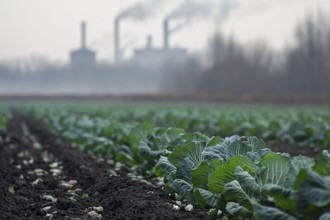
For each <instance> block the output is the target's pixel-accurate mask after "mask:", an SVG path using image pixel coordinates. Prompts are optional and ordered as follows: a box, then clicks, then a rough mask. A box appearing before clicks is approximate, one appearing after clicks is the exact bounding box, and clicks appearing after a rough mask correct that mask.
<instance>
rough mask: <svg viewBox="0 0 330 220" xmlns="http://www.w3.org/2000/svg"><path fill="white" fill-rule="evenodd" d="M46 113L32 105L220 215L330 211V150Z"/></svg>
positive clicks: (83, 142) (82, 140)
mask: <svg viewBox="0 0 330 220" xmlns="http://www.w3.org/2000/svg"><path fill="white" fill-rule="evenodd" d="M41 113H42V111H38V114H36V111H34V115H35V116H36V117H39V118H40V119H42V120H43V122H44V123H45V124H46V125H48V126H49V127H50V128H52V129H53V130H54V131H55V132H57V133H58V134H59V135H61V136H62V137H63V138H65V139H67V140H68V141H70V142H71V143H73V144H74V145H76V146H77V147H78V148H79V149H81V150H84V151H87V152H89V153H93V154H95V155H99V156H103V157H105V158H111V159H113V160H115V161H116V162H121V163H124V164H126V165H127V166H130V167H133V166H134V167H136V169H137V171H138V172H140V173H142V174H149V175H154V174H155V175H158V176H162V177H164V181H165V183H166V190H168V192H170V193H172V194H175V195H177V199H181V200H183V201H184V202H185V203H186V204H190V205H192V206H200V207H201V208H208V209H210V210H212V211H211V212H212V214H215V215H218V217H219V218H221V219H228V218H229V219H268V218H269V219H289V220H294V219H320V220H325V219H329V217H330V154H329V153H328V152H327V151H324V152H322V153H321V154H319V155H318V156H317V157H316V158H315V159H313V158H309V157H304V156H298V157H290V156H289V155H286V154H278V153H273V152H271V150H270V149H268V148H267V147H266V145H265V143H264V142H263V141H262V140H261V139H258V138H255V137H249V138H244V137H239V136H232V137H229V138H225V139H222V138H220V137H208V136H207V135H204V134H201V133H186V132H185V131H184V130H183V129H180V128H163V127H154V126H152V125H151V124H148V123H137V122H119V121H117V120H114V119H109V118H103V117H99V116H98V115H97V114H96V115H94V116H88V115H86V114H67V113H65V112H52V113H51V114H50V111H45V112H44V114H41Z"/></svg>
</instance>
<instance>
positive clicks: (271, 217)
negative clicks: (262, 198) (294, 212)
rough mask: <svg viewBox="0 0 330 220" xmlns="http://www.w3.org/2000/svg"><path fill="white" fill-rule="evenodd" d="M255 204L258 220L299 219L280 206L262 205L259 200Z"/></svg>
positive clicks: (254, 209)
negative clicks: (279, 207)
mask: <svg viewBox="0 0 330 220" xmlns="http://www.w3.org/2000/svg"><path fill="white" fill-rule="evenodd" d="M252 204H253V215H254V217H255V218H256V219H257V220H265V219H267V220H298V219H297V218H295V217H294V216H291V215H289V214H287V213H285V212H283V211H281V210H280V209H278V208H273V207H268V206H263V205H260V204H259V203H257V202H252Z"/></svg>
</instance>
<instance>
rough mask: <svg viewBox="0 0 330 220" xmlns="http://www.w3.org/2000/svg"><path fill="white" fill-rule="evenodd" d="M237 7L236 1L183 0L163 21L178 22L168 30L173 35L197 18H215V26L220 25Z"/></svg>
mask: <svg viewBox="0 0 330 220" xmlns="http://www.w3.org/2000/svg"><path fill="white" fill-rule="evenodd" d="M238 7H239V3H238V2H237V1H236V0H209V1H203V2H198V1H193V0H185V1H183V2H182V4H180V5H179V6H178V7H176V8H175V9H174V10H173V11H172V12H170V13H169V14H168V15H167V16H166V18H165V19H167V20H180V22H179V23H178V24H176V26H175V27H173V28H171V30H170V33H174V32H177V31H179V30H181V29H182V28H184V27H186V26H188V25H189V23H191V22H192V21H193V20H194V19H197V18H204V19H205V18H215V20H216V21H217V24H219V23H222V22H224V21H225V20H226V19H228V18H229V17H230V15H231V13H232V11H233V10H235V9H236V8H238Z"/></svg>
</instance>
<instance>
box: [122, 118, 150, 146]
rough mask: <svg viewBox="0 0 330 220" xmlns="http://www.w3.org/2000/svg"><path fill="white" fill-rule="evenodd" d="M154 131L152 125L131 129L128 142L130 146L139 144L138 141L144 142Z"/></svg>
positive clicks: (139, 125)
mask: <svg viewBox="0 0 330 220" xmlns="http://www.w3.org/2000/svg"><path fill="white" fill-rule="evenodd" d="M153 131H154V129H153V127H152V125H150V124H147V123H143V124H138V125H137V126H135V127H133V128H132V130H131V131H130V134H129V136H128V137H129V142H130V144H131V145H134V144H139V142H140V141H146V140H147V138H148V136H149V135H150V134H152V133H153Z"/></svg>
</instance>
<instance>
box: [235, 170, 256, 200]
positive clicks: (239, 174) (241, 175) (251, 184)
mask: <svg viewBox="0 0 330 220" xmlns="http://www.w3.org/2000/svg"><path fill="white" fill-rule="evenodd" d="M235 176H236V179H237V181H238V182H239V184H240V185H241V186H242V188H243V189H244V191H245V192H246V194H247V195H249V197H250V198H259V197H260V196H261V195H260V194H261V186H260V185H259V184H258V183H257V182H256V181H255V179H254V178H253V177H252V176H251V175H250V174H249V173H248V172H246V171H245V170H243V169H242V168H241V167H236V170H235Z"/></svg>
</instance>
